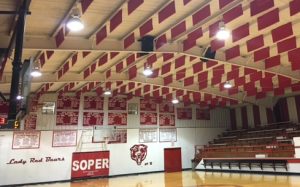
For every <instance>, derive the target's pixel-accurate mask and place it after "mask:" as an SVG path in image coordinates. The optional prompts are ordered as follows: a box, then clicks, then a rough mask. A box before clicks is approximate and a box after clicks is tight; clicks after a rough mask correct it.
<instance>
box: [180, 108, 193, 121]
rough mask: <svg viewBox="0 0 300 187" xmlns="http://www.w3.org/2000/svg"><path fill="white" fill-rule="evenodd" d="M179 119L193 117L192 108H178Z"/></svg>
mask: <svg viewBox="0 0 300 187" xmlns="http://www.w3.org/2000/svg"><path fill="white" fill-rule="evenodd" d="M177 119H192V108H177Z"/></svg>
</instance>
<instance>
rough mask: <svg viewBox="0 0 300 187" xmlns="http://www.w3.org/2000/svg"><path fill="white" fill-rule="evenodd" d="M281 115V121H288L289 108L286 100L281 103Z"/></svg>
mask: <svg viewBox="0 0 300 187" xmlns="http://www.w3.org/2000/svg"><path fill="white" fill-rule="evenodd" d="M280 106H281V109H282V110H281V113H282V120H283V121H290V116H289V107H288V104H287V98H283V99H282V101H281V104H280Z"/></svg>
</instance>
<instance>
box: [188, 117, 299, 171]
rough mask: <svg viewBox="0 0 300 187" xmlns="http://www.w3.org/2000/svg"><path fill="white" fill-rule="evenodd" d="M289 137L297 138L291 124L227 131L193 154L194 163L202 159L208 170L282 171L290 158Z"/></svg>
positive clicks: (292, 149) (297, 134) (294, 128)
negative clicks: (256, 169)
mask: <svg viewBox="0 0 300 187" xmlns="http://www.w3.org/2000/svg"><path fill="white" fill-rule="evenodd" d="M293 137H300V125H299V124H293V123H291V122H282V123H274V124H270V125H266V126H262V127H256V128H251V129H241V130H227V131H225V132H223V133H222V134H221V135H219V136H218V137H217V138H216V139H214V140H213V141H210V142H209V144H208V145H205V146H203V147H202V148H200V149H198V150H196V153H197V154H196V156H195V159H194V160H198V161H200V160H201V159H203V164H204V166H205V168H206V167H207V166H210V167H211V168H213V167H214V166H218V167H219V168H221V169H222V167H224V166H227V167H229V168H231V167H232V166H238V168H240V167H241V166H245V165H246V166H248V167H249V169H251V168H252V167H260V168H261V169H262V170H263V168H265V167H271V168H274V170H276V168H285V169H286V170H287V158H294V154H295V147H294V145H293Z"/></svg>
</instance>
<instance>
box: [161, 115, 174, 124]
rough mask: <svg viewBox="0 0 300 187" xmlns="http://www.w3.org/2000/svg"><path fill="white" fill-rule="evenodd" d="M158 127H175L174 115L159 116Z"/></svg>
mask: <svg viewBox="0 0 300 187" xmlns="http://www.w3.org/2000/svg"><path fill="white" fill-rule="evenodd" d="M159 126H175V115H174V114H159Z"/></svg>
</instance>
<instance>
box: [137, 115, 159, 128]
mask: <svg viewBox="0 0 300 187" xmlns="http://www.w3.org/2000/svg"><path fill="white" fill-rule="evenodd" d="M140 121H141V125H157V113H155V112H141V115H140Z"/></svg>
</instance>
